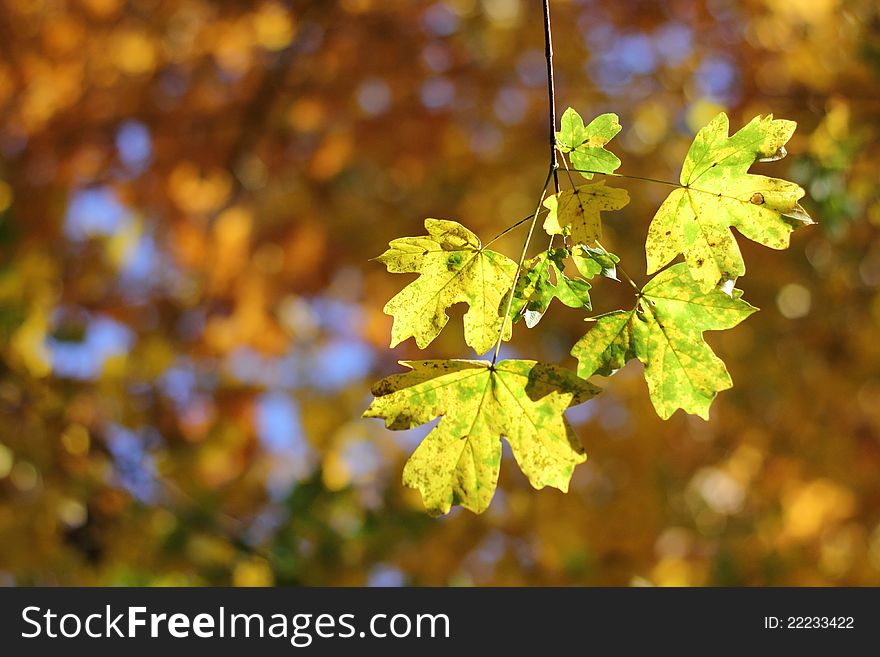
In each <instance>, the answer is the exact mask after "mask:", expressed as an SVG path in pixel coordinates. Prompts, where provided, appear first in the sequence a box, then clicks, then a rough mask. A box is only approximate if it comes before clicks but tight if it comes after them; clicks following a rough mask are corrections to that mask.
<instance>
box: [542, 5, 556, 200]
mask: <svg viewBox="0 0 880 657" xmlns="http://www.w3.org/2000/svg"><path fill="white" fill-rule="evenodd" d="M544 54H545V55H546V58H547V96H548V101H549V103H550V170H551V171H552V172H553V188H554V189H555V190H556V193H557V194H558V193H559V173H558V171H559V162H558V161H557V159H556V83H555V82H554V80H553V34H552V31H551V30H550V0H544Z"/></svg>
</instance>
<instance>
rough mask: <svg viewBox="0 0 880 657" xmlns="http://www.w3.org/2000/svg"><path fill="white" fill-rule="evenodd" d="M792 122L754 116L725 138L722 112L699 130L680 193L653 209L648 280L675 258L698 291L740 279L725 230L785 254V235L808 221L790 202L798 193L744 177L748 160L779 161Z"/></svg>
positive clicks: (739, 263)
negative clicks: (683, 264)
mask: <svg viewBox="0 0 880 657" xmlns="http://www.w3.org/2000/svg"><path fill="white" fill-rule="evenodd" d="M796 126H797V124H796V123H795V122H794V121H785V120H782V119H773V117H772V115H771V116H765V117H762V116H757V117H755V118H754V119H752V121H751V122H750V123H749V124H748V125H746V126H745V127H744V128H742V129H741V130H739V131H738V132H737V133H736V134H734V135H733V136H732V137H728V131H729V126H728V120H727V115H726V114H724V113H723V112H722V113H721V114H719V115H718V116H716V117H715V118H714V119H712V121H711V122H710V123H709V124H708V125H707V126H706V127H704V128H703V129H701V130H700V131H699V132H698V133H697V136H696V138H695V139H694V142H693V144H692V145H691V148H690V150H689V151H688V154H687V157H686V158H685V162H684V165H683V166H682V169H681V178H680V180H681V184H682V185H683V188H682V189H676V190H675V191H674V192H672V193H671V194H670V195H669V196H668V197H667V199H666V200H665V201H664V202H663V205H661V206H660V209H659V210H658V211H657V214H656V215H654V219H653V220H652V221H651V226H650V228H649V229H648V240H647V243H646V245H645V251H646V253H647V259H648V273H649V274H651V273H653V272H656V271H658V270H659V269H661V268H663V267H664V266H665V265H666V264H667V263H669V262H671V261H672V260H673V259H674V258H675V257H676V256H677V255H678V254H679V253H683V254H684V258H685V262H687V265H688V267H690V270H691V274H692V276H693V277H694V279H695V280H696V281H697V282H698V283H699V284H700V289H702V290H703V291H704V292H705V291H708V290H710V289H711V288H713V287H715V286H716V285H717V284H719V283H720V284H722V285H724V286H725V287H728V288H730V287H732V281H735V280H736V279H737V278H738V277H740V276H742V275H743V274H744V273H745V264H744V263H743V259H742V255H741V254H740V250H739V246H738V245H737V243H736V239H735V238H734V237H733V234H732V233H731V231H730V227H731V226H732V227H734V228H736V229H737V230H738V231H739V232H740V233H742V234H743V235H744V236H745V237H747V238H749V239H750V240H753V241H755V242H759V243H760V244H763V245H765V246H769V247H770V248H773V249H785V248H787V247H788V244H789V236H790V234H791V231H792V230H793V229H794V228H795V227H797V226H801V225H806V224H811V223H813V220H812V219H810V217H809V215H807V213H806V212H805V211H804V209H803V208H802V207H801V206H800V204H799V203H798V200H799V199H800V198H801V197H802V196H803V195H804V190H803V189H801V188H800V187H799V186H798V185H796V184H795V183H793V182H788V181H786V180H780V179H778V178H768V177H766V176H758V175H754V174H748V173H747V171H748V169H749V167H750V166H751V165H752V164H754V163H755V162H756V161H762V160H763V161H768V160H774V159H779V158H781V157H783V156H784V155H785V144H786V142H788V140H789V139H790V138H791V135H792V134H793V133H794V130H795V127H796Z"/></svg>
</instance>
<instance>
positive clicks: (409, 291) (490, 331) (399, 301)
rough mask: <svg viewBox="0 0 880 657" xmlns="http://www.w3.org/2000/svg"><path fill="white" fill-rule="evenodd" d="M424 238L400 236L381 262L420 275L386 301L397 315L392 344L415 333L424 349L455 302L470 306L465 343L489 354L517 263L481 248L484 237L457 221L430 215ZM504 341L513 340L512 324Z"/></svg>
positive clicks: (389, 310) (388, 310)
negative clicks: (480, 237)
mask: <svg viewBox="0 0 880 657" xmlns="http://www.w3.org/2000/svg"><path fill="white" fill-rule="evenodd" d="M425 228H426V229H427V231H428V235H427V236H426V237H402V238H400V239H396V240H394V241H393V242H391V244H389V246H390V248H389V249H388V250H387V251H385V253H383V254H382V255H381V256H379V257H378V258H377V260H378V261H379V262H381V263H383V264H384V265H385V266H386V267H387V268H388V271H390V272H396V273H418V274H421V275H420V276H419V278H417V279H416V280H415V281H413V282H412V283H410V284H409V285H407V286H406V287H405V288H404V289H403V290H401V291H400V292H399V293H398V294H396V295H395V296H394V297H393V298H392V299H391V300H390V301H389V302H388V303H387V304H385V308H384V309H383V310H384V312H385V313H386V314H388V315H391V316H392V317H394V323H393V325H392V328H391V346H392V347H394V346H396V345H398V344H400V343H401V342H403V341H404V340H406V339H407V338H409V337H414V338H415V340H416V344H417V345H418V346H419V348H420V349H424V348H425V347H427V346H428V345H429V344H430V343H431V341H432V340H434V338H436V337H437V336H438V335H439V334H440V331H441V330H443V327H444V326H445V325H446V322H447V321H449V317H448V316H447V314H446V309H447V308H448V307H449V306H451V305H452V304H455V303H459V302H463V303H466V304H468V306H469V308H468V311H467V312H466V313H465V315H464V337H465V342H467V344H468V345H470V346H471V347H473V348H474V350H475V351H476V352H477V353H478V354H482V353H485V352H487V351H488V350H489V349H491V348H492V346H493V345H494V344H495V341H496V340H497V339H498V334H499V333H500V332H501V323H502V322H501V314H502V313H503V312H504V309H503V308H502V309H501V310H500V312H499V306H500V303H501V299H502V298H503V297H505V296H506V294H507V292H508V291H509V290H510V288H511V287H512V285H513V278H514V275H515V274H516V263H515V262H513V260H511V259H510V258H508V257H506V256H504V255H502V254H500V253H496V252H495V251H490V250H488V249H483V248H482V246H481V244H480V240H479V239H478V238H477V236H476V235H474V234H473V233H472V232H471V231H469V230H468V229H467V228H465V227H464V226H462V225H461V224H460V223H458V222H456V221H447V220H443V219H426V220H425ZM504 339H505V340H507V339H510V324H509V323H508V324H507V326H506V327H505V335H504Z"/></svg>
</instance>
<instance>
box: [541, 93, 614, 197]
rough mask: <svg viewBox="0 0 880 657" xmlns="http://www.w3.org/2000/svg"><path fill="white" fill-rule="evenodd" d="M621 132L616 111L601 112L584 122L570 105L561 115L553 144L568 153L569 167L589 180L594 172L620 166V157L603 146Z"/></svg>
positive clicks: (602, 171)
mask: <svg viewBox="0 0 880 657" xmlns="http://www.w3.org/2000/svg"><path fill="white" fill-rule="evenodd" d="M618 132H620V121H619V120H618V118H617V114H602V115H600V116H597V117H596V118H595V119H593V120H592V121H590V123H589V125H586V126H585V125H584V120H583V119H582V118H581V116H580V114H578V113H577V112H576V111H574V109H572V108H571V107H569V108H568V109H567V110H565V113H563V115H562V120H561V122H560V130H559V132H557V133H556V144H557V146H558V147H559V150H561V151H562V152H563V153H568V159H569V161H570V162H571V165H572V167H574V168H575V169H579V170H581V175H582V176H583V177H584V178H586V179H588V180H591V179H592V178H593V173H591V172H596V173H612V172H614V171H615V170H616V169H617V167H619V166H620V159H618V157H617V156H616V155H615V154H614V153H612V152H611V151H608V150H606V149H605V144H607V143H608V142H609V141H611V140H612V139H613V138H614V136H615V135H616V134H617V133H618Z"/></svg>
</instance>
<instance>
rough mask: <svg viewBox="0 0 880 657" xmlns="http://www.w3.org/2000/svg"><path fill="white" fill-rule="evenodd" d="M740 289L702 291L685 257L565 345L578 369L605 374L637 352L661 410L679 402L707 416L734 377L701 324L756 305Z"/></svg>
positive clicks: (723, 321) (713, 324) (729, 321)
mask: <svg viewBox="0 0 880 657" xmlns="http://www.w3.org/2000/svg"><path fill="white" fill-rule="evenodd" d="M741 296H742V292H741V291H740V290H733V291H732V293H731V295H730V296H728V295H727V294H725V293H724V292H723V291H722V290H720V289H719V288H712V289H711V290H710V291H709V292H704V291H702V290H701V289H700V285H699V283H697V282H696V281H695V280H694V279H693V278H692V277H691V275H690V273H689V271H688V267H687V265H686V264H684V263H679V264H677V265H673V266H672V267H670V268H669V269H666V270H664V271H662V272H660V273H659V274H657V275H656V276H655V277H654V278H653V279H651V280H650V281H649V282H648V284H647V285H645V287H644V288H643V289H642V292H641V295H640V297H639V301H638V303H637V305H636V307H635V308H633V309H632V310H629V311H621V310H618V311H615V312H612V313H608V314H606V315H602V316H600V317H597V318H596V320H595V321H596V324H595V326H594V327H593V328H592V329H591V330H590V331H589V332H588V333H587V334H586V335H585V336H584V337H583V338H581V339H580V340H579V341H578V342H577V344H575V346H574V348H573V349H572V351H571V354H572V355H573V356H574V357H575V358H577V359H578V375H579V376H582V377H584V378H588V377H590V376H592V375H593V374H597V373H598V374H602V375H605V376H607V375H610V374H613V373H614V371H616V370H617V369H619V368H621V367H623V365H624V364H625V363H626V362H627V361H628V360H630V359H632V358H638V359H639V360H640V361H641V362H642V363H643V364H644V365H645V379H646V380H647V382H648V391H649V393H650V396H651V401H652V402H653V404H654V408H655V409H656V410H657V414H658V415H659V416H660V417H662V418H663V419H664V420H665V419H667V418H669V417H670V416H671V415H672V414H673V413H674V412H675V410H676V409H678V408H681V409H684V411H686V412H687V413H692V414H694V415H699V416H700V417H702V418H703V419H708V418H709V406H710V404H711V403H712V400H713V399H715V395H716V394H717V393H718V392H719V391H721V390H726V389H728V388H730V387H731V386H732V385H733V383H732V381H731V379H730V374H729V373H728V372H727V368H726V367H725V366H724V363H723V362H722V361H721V359H720V358H718V356H716V355H715V353H714V352H713V351H712V349H711V348H710V347H709V345H707V344H706V342H705V341H704V340H703V331H717V330H721V329H728V328H732V327H734V326H736V325H737V324H739V323H740V322H741V321H743V320H744V319H745V318H746V317H748V316H749V315H751V314H752V313H753V312H755V311H756V310H757V308H755V307H754V306H752V305H750V304H748V303H746V302H745V301H743V300H742V299H741V298H740V297H741Z"/></svg>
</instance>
